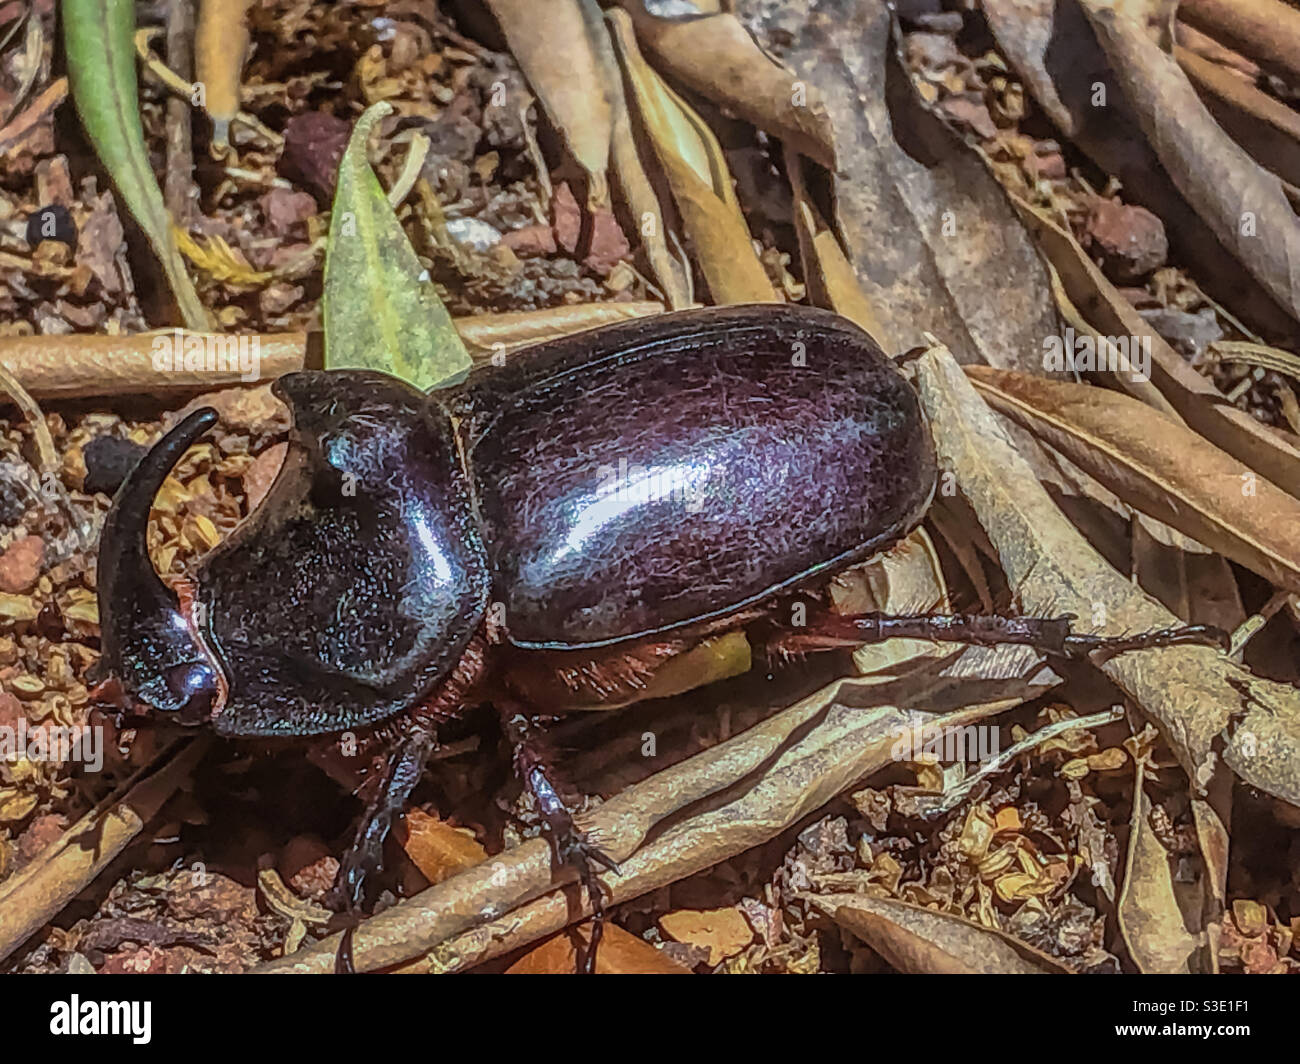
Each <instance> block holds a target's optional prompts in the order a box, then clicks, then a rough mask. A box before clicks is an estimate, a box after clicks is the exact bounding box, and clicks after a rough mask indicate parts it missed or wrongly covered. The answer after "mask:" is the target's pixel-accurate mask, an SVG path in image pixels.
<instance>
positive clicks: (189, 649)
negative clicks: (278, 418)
mask: <svg viewBox="0 0 1300 1064" xmlns="http://www.w3.org/2000/svg"><path fill="white" fill-rule="evenodd" d="M273 388H274V391H275V393H276V394H277V395H278V396H279V397H280V398H281V399H283V400H284V401H285V402H286V403H287V404H288V406H289V408H290V410H291V412H292V414H293V428H292V430H291V432H290V436H289V449H288V452H287V454H286V456H285V459H284V463H283V465H282V466H281V469H280V473H279V475H278V476H277V477H276V479H275V482H274V483H273V484H272V485H271V487H270V489H269V490H268V492H267V493H266V496H265V497H264V499H263V500H262V502H261V503H260V504H259V505H258V507H257V508H256V509H255V510H254V511H253V512H252V513H251V514H249V516H248V517H247V518H246V519H245V520H244V521H243V522H242V523H241V524H240V525H239V526H238V527H237V528H235V529H234V530H233V531H232V532H231V533H230V535H229V536H227V537H226V538H225V539H224V540H223V541H222V542H221V543H220V544H218V545H217V546H216V547H214V548H213V549H212V550H211V551H210V552H209V553H208V554H207V555H206V556H205V557H204V558H203V559H202V560H201V561H200V562H199V563H198V564H197V566H195V568H194V569H193V570H192V574H193V575H192V577H191V578H189V579H186V580H183V581H178V582H177V584H176V591H173V590H171V589H170V588H168V587H166V586H165V585H164V584H163V582H162V581H161V580H160V579H159V577H158V574H157V573H156V572H154V569H153V566H152V564H151V563H150V561H149V556H148V551H147V549H146V545H145V534H146V524H147V521H148V516H149V509H150V506H151V505H152V500H153V496H154V494H155V492H157V490H158V489H159V488H160V487H161V486H162V482H163V480H164V479H165V478H166V476H167V473H168V472H169V470H170V469H171V467H172V466H173V465H174V464H175V463H176V462H177V461H178V460H179V459H180V457H181V455H182V454H183V453H184V452H185V449H186V448H187V447H189V446H190V445H191V444H192V443H194V442H195V441H196V440H198V439H199V437H201V436H202V435H203V433H204V432H205V431H207V429H208V428H209V427H210V426H211V425H212V424H213V423H214V421H215V420H216V415H215V414H214V413H213V412H212V411H210V410H203V411H199V412H197V413H195V414H192V415H190V417H188V418H186V419H185V420H184V421H182V422H181V423H180V424H179V425H177V426H176V428H174V429H172V431H171V432H169V433H168V434H167V435H166V436H164V437H163V439H162V440H161V441H160V442H159V443H158V444H157V445H156V446H155V447H154V448H153V450H151V451H150V452H149V454H148V455H146V456H145V458H144V460H143V461H142V462H141V463H140V465H139V466H138V467H137V468H136V469H135V471H134V472H133V473H132V474H131V475H130V477H128V478H127V481H126V483H124V484H123V485H122V489H121V491H119V492H118V495H117V498H116V499H114V501H113V508H112V510H111V511H110V513H109V516H108V519H107V520H106V522H105V525H104V532H103V537H102V539H101V541H100V554H99V565H100V580H99V599H100V616H101V623H102V627H103V633H104V634H103V646H104V662H103V664H104V667H106V668H107V670H108V672H109V674H110V675H111V676H114V677H116V678H117V679H118V680H119V681H120V682H121V683H122V685H123V687H124V688H125V690H126V693H127V694H128V695H130V696H133V698H134V699H135V700H136V701H138V702H140V703H143V705H144V706H145V708H146V709H147V710H150V709H151V710H155V711H157V712H158V713H160V714H165V715H167V716H169V717H171V718H172V719H176V720H179V721H181V722H184V723H203V722H205V721H209V720H210V721H211V723H212V725H213V727H214V728H215V730H216V731H217V732H218V733H219V734H222V735H227V736H232V737H251V736H277V735H278V736H304V735H319V734H324V733H327V732H332V731H341V730H343V729H345V728H354V727H360V726H366V725H371V724H377V723H379V722H380V721H383V720H386V719H388V718H390V717H393V716H395V715H396V714H398V713H400V712H402V711H403V710H405V709H408V708H410V707H412V706H413V705H414V704H416V703H417V702H418V701H419V700H420V699H421V698H423V697H424V696H425V695H427V694H428V692H429V691H430V690H431V689H432V688H433V687H434V685H436V684H437V683H438V682H439V681H440V680H441V679H443V677H445V676H446V675H447V674H448V673H449V672H450V670H451V669H452V668H453V667H454V666H455V665H456V663H457V661H459V660H460V656H461V653H462V652H463V651H464V649H465V648H466V646H467V645H468V644H469V641H470V639H471V637H472V636H473V634H474V632H475V630H476V629H477V627H478V625H479V623H480V621H481V620H482V617H483V614H484V612H485V611H486V608H487V598H488V591H489V583H490V581H489V573H488V569H487V562H486V559H485V556H484V551H483V545H482V540H481V538H480V535H479V531H478V528H477V525H476V523H475V520H474V516H473V512H472V507H471V502H470V495H469V488H468V484H467V479H466V475H465V472H464V469H463V468H462V465H461V463H460V459H459V455H458V451H457V447H456V442H455V438H454V434H453V430H452V425H451V421H450V419H449V418H448V416H447V415H446V413H445V412H443V411H442V410H441V408H440V407H438V406H437V405H435V404H434V403H432V402H430V401H429V400H428V399H427V397H426V396H424V395H423V393H421V392H419V391H418V390H416V389H414V388H412V387H410V386H409V385H407V384H405V383H403V382H401V381H399V380H397V379H395V378H393V377H389V376H387V375H385V374H380V373H373V372H368V371H362V370H337V371H330V372H319V371H304V372H300V373H293V374H289V375H288V376H285V377H282V378H280V380H278V381H277V382H276V383H275V385H274V386H273Z"/></svg>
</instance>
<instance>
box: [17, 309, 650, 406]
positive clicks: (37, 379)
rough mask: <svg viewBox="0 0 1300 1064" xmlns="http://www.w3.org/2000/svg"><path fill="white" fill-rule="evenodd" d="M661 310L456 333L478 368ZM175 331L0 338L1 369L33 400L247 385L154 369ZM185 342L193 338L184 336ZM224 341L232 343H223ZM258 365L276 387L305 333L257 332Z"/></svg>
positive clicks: (299, 353)
mask: <svg viewBox="0 0 1300 1064" xmlns="http://www.w3.org/2000/svg"><path fill="white" fill-rule="evenodd" d="M663 309H664V308H663V307H662V306H661V305H660V304H658V303H649V302H642V303H587V304H580V305H576V306H571V307H559V308H556V309H554V310H545V311H522V312H517V313H508V314H481V315H476V316H474V317H470V318H459V319H457V320H456V322H455V325H456V330H457V331H458V332H459V333H460V335H461V339H462V340H464V341H465V344H466V346H468V347H469V348H470V354H471V355H473V356H474V357H475V359H476V360H477V361H479V362H490V361H491V360H492V359H493V357H495V356H496V355H498V354H504V353H506V352H508V351H511V350H514V349H515V348H518V347H522V346H526V345H528V344H532V343H537V342H539V341H542V340H546V339H551V338H554V337H557V336H564V335H567V334H569V333H574V332H581V331H582V330H584V329H592V328H595V327H597V326H600V325H610V324H613V323H614V322H619V321H626V320H628V319H630V318H639V317H645V316H646V315H650V314H660V313H662V312H663ZM176 335H177V334H176V332H175V331H172V330H168V331H164V332H156V333H140V334H138V335H134V336H18V337H9V338H5V339H0V369H3V370H7V371H8V372H9V373H11V374H12V375H13V377H14V379H15V380H16V381H17V382H18V383H19V384H20V385H22V387H23V388H25V389H26V390H27V392H28V393H30V394H31V395H33V396H36V397H38V398H42V399H70V398H76V397H79V396H109V395H133V394H143V395H157V394H159V393H162V392H167V391H195V390H207V389H212V388H219V387H222V386H224V385H231V384H241V383H251V382H249V381H244V380H243V379H242V378H241V377H240V372H239V369H238V368H235V367H232V368H230V369H229V370H225V369H221V370H209V369H203V370H192V371H191V370H184V369H159V368H155V365H154V345H155V344H156V343H158V342H160V339H161V341H162V342H169V341H174V339H175V337H176ZM180 335H181V336H182V337H188V336H191V335H194V334H191V333H185V332H182V333H181V334H180ZM222 339H223V340H229V339H230V337H223V338H222ZM255 339H256V342H257V348H258V356H259V359H260V362H259V365H258V369H257V375H256V378H255V379H256V380H259V381H264V380H273V379H275V378H276V377H279V376H282V375H283V374H285V373H292V372H293V371H294V370H297V369H302V368H303V365H304V363H305V360H306V355H307V334H306V333H300V332H295V333H262V334H259V335H257V336H256V337H255Z"/></svg>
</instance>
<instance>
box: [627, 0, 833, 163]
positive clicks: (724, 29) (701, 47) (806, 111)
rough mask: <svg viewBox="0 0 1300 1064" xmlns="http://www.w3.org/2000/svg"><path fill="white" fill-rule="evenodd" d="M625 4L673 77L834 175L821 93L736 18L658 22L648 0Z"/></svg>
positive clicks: (639, 35)
mask: <svg viewBox="0 0 1300 1064" xmlns="http://www.w3.org/2000/svg"><path fill="white" fill-rule="evenodd" d="M620 3H621V4H622V6H623V8H624V9H625V10H626V11H627V12H628V13H629V14H630V15H631V16H632V23H633V25H634V26H635V28H636V36H637V40H638V41H639V42H640V43H641V46H642V47H643V48H644V49H645V50H646V51H647V52H649V53H650V55H651V56H652V57H653V58H654V60H655V62H656V63H657V64H658V65H659V66H660V67H661V68H662V69H663V70H664V71H666V72H667V73H668V74H669V75H670V76H671V77H673V78H674V79H675V80H677V81H680V82H681V83H682V84H684V85H686V86H688V87H689V88H690V89H692V90H693V91H695V92H698V93H699V94H700V95H701V96H704V97H707V98H708V99H710V100H712V101H714V102H715V103H717V104H720V105H721V106H722V107H724V108H726V109H727V110H728V111H730V112H732V113H734V114H737V115H739V116H740V117H741V118H743V119H745V121H747V122H750V123H752V124H753V125H755V126H757V127H758V128H759V129H761V130H763V131H764V132H766V133H770V134H772V135H773V136H774V137H778V138H780V140H781V141H782V143H783V144H784V145H785V146H786V147H788V148H791V149H793V150H794V151H797V152H799V153H800V154H802V155H806V156H808V158H810V159H813V160H815V161H816V162H819V163H821V164H822V165H823V166H825V167H826V168H827V169H828V170H834V169H835V145H834V143H833V134H832V130H831V123H830V116H829V115H827V113H826V106H825V104H823V103H822V100H821V97H820V95H819V94H818V92H817V90H816V88H814V87H813V86H811V85H808V84H806V83H804V82H802V81H799V80H798V79H797V78H796V77H795V76H794V75H793V74H792V73H791V72H790V71H789V70H786V69H785V68H784V67H782V66H780V65H779V64H778V63H776V62H775V61H774V60H773V59H772V58H771V57H770V56H768V55H767V54H766V53H764V52H763V50H762V49H760V48H759V47H758V45H757V44H755V43H754V39H753V38H752V37H750V35H749V34H748V33H747V32H746V30H745V27H744V26H742V25H741V24H740V21H739V20H738V19H737V18H736V16H735V15H732V14H730V13H727V12H720V13H717V14H711V15H703V16H699V15H696V16H692V17H689V18H672V17H666V18H659V17H656V16H655V15H653V14H650V13H648V12H647V11H646V9H645V3H644V0H620Z"/></svg>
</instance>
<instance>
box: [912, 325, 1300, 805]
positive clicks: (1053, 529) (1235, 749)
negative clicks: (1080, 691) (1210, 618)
mask: <svg viewBox="0 0 1300 1064" xmlns="http://www.w3.org/2000/svg"><path fill="white" fill-rule="evenodd" d="M916 366H917V376H918V382H919V391H920V394H921V401H922V405H923V406H924V407H925V410H926V413H927V415H928V416H929V419H930V425H931V430H932V432H933V434H934V438H935V445H936V449H937V451H938V454H939V460H940V465H941V468H943V469H946V470H951V471H952V472H953V473H955V475H956V478H957V483H958V485H959V486H960V488H961V490H962V492H963V494H964V495H965V496H966V498H967V500H968V501H969V502H970V504H971V505H972V506H973V507H974V509H975V512H976V514H977V516H978V518H979V521H980V524H981V525H982V526H983V527H984V529H985V531H986V532H987V533H988V536H989V539H990V541H991V542H992V544H993V546H994V548H995V549H996V551H997V555H998V559H999V561H1000V563H1001V566H1002V569H1003V572H1004V573H1005V574H1006V576H1007V581H1008V584H1009V585H1010V587H1011V589H1012V592H1013V593H1014V595H1015V596H1016V600H1017V602H1018V603H1019V607H1020V610H1021V612H1022V613H1024V614H1026V615H1030V616H1045V615H1060V614H1062V613H1073V614H1075V615H1077V616H1079V617H1081V618H1085V619H1086V620H1087V624H1086V628H1087V629H1089V630H1092V631H1096V632H1098V633H1100V634H1104V635H1124V634H1129V633H1132V632H1141V631H1150V630H1153V629H1159V628H1168V627H1170V626H1172V625H1174V624H1176V623H1177V618H1176V617H1174V615H1173V614H1171V613H1169V612H1168V611H1167V610H1166V609H1164V607H1162V606H1160V605H1159V604H1158V603H1156V602H1155V601H1153V600H1152V599H1150V598H1148V597H1147V596H1146V595H1144V594H1142V593H1141V592H1140V591H1138V590H1136V589H1135V588H1134V587H1133V586H1132V585H1131V584H1130V583H1129V582H1128V581H1127V580H1125V579H1124V577H1122V576H1121V575H1120V574H1119V573H1117V572H1116V571H1115V570H1114V569H1112V568H1110V567H1109V566H1108V565H1107V564H1106V563H1105V561H1104V559H1102V558H1101V557H1100V556H1099V555H1097V554H1096V553H1095V552H1094V551H1093V550H1092V548H1091V547H1090V546H1089V545H1088V543H1087V541H1086V540H1084V539H1083V537H1082V536H1081V535H1080V534H1079V532H1078V531H1077V530H1076V529H1075V528H1074V527H1073V526H1072V525H1071V524H1070V523H1069V521H1068V520H1067V519H1066V518H1065V516H1064V515H1063V514H1062V513H1061V511H1060V510H1059V509H1058V508H1057V506H1056V504H1055V503H1053V502H1052V500H1051V498H1050V497H1049V496H1048V495H1047V493H1046V492H1045V491H1044V490H1043V488H1042V487H1041V486H1040V484H1039V483H1038V481H1037V478H1036V477H1035V476H1034V475H1033V473H1032V471H1031V470H1030V469H1029V467H1028V466H1027V465H1026V463H1025V461H1024V459H1023V458H1021V457H1020V455H1018V454H1017V453H1016V451H1015V450H1014V448H1013V447H1012V446H1011V444H1010V442H1009V440H1008V438H1007V436H1006V433H1005V431H1004V430H1003V429H1002V428H1001V427H1000V425H999V423H998V422H997V420H996V419H995V418H994V416H993V414H992V412H991V411H990V410H989V409H988V407H987V406H986V405H985V404H984V402H983V401H982V400H981V399H980V398H979V395H978V394H977V393H976V392H975V389H974V385H973V384H971V382H970V381H969V380H968V379H967V378H966V376H965V375H964V374H963V373H962V371H961V369H960V367H958V366H957V364H956V363H955V362H954V361H953V359H952V356H951V355H950V354H949V353H948V352H947V351H946V350H944V349H943V348H935V349H932V350H931V351H929V352H927V353H926V354H925V355H923V356H922V357H921V358H920V359H918V360H917V363H916ZM1099 668H1101V670H1102V671H1103V672H1104V673H1105V674H1106V675H1107V676H1109V677H1110V679H1111V680H1112V681H1114V683H1115V684H1116V685H1117V686H1118V687H1120V689H1121V690H1123V691H1124V692H1125V693H1126V694H1127V695H1128V696H1129V697H1130V698H1132V699H1133V700H1134V702H1135V703H1137V704H1138V705H1139V706H1140V707H1141V708H1142V711H1143V712H1144V713H1145V714H1146V715H1147V716H1148V717H1149V718H1150V719H1151V720H1152V721H1153V722H1155V723H1156V724H1157V725H1158V726H1159V727H1160V729H1161V732H1162V734H1163V735H1164V736H1165V738H1166V741H1168V743H1169V745H1170V748H1171V750H1172V751H1173V752H1174V755H1175V756H1176V757H1177V759H1178V761H1179V763H1180V764H1181V765H1182V767H1183V769H1184V770H1185V771H1186V772H1187V774H1188V778H1189V779H1190V780H1191V782H1192V787H1193V792H1194V793H1197V794H1204V793H1206V792H1207V791H1209V790H1211V789H1212V786H1213V783H1214V781H1215V780H1216V778H1217V777H1220V776H1221V775H1222V769H1221V762H1226V763H1227V765H1228V766H1229V767H1231V768H1232V769H1233V770H1234V771H1235V772H1237V773H1238V775H1239V776H1241V777H1242V778H1243V779H1245V780H1246V781H1247V782H1249V783H1251V784H1253V785H1254V786H1257V787H1259V788H1261V789H1262V790H1265V791H1267V792H1268V793H1270V794H1272V795H1274V796H1275V797H1278V798H1281V799H1282V800H1284V801H1286V802H1289V803H1291V804H1293V805H1300V757H1297V756H1296V751H1297V750H1300V692H1297V691H1296V690H1295V689H1293V688H1291V687H1289V686H1287V685H1285V684H1280V683H1274V682H1271V681H1268V680H1262V679H1259V678H1258V677H1255V676H1252V675H1251V674H1250V673H1249V672H1248V671H1247V670H1245V669H1243V668H1242V667H1241V666H1239V665H1236V664H1235V663H1233V662H1232V661H1231V660H1229V659H1228V658H1226V657H1225V656H1224V655H1223V654H1221V653H1219V652H1218V651H1217V650H1214V649H1211V648H1209V647H1193V646H1181V647H1164V648H1160V649H1152V650H1143V651H1132V652H1129V653H1126V654H1119V655H1115V656H1114V657H1111V658H1109V659H1108V660H1104V661H1102V662H1101V663H1100V664H1099ZM1220 747H1222V749H1223V753H1222V755H1220V754H1219V752H1218V749H1219V748H1220Z"/></svg>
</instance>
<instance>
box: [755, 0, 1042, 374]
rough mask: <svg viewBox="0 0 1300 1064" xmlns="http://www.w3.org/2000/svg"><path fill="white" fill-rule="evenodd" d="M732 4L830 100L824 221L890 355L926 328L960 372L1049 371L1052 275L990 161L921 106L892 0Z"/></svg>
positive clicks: (913, 343) (918, 340)
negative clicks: (832, 165) (986, 368)
mask: <svg viewBox="0 0 1300 1064" xmlns="http://www.w3.org/2000/svg"><path fill="white" fill-rule="evenodd" d="M736 6H737V11H738V12H739V14H740V15H741V17H742V18H743V19H744V20H745V22H746V24H747V25H752V26H753V27H754V31H755V33H756V34H757V35H758V38H759V41H760V43H762V44H763V45H764V47H766V48H767V49H768V50H769V51H774V52H776V53H777V54H779V55H780V57H781V58H782V60H783V61H784V62H786V63H788V64H789V65H790V66H791V67H792V68H793V69H794V70H795V72H796V74H797V75H798V76H799V77H800V78H801V79H802V80H803V81H806V82H807V83H808V84H810V85H815V86H816V87H817V88H818V90H819V91H820V92H821V94H822V97H823V99H824V100H825V101H826V107H827V109H828V111H829V113H830V116H831V120H832V123H833V125H834V129H835V151H836V158H837V161H838V163H839V166H840V176H838V177H837V178H836V179H835V182H834V204H835V207H834V209H835V216H834V217H833V218H831V219H828V221H829V222H830V223H831V225H832V226H834V228H835V229H836V230H837V231H838V232H839V233H841V234H842V235H843V237H844V245H845V248H846V250H847V253H848V257H849V260H850V261H851V263H852V265H853V268H854V271H855V272H856V274H857V278H858V281H859V283H860V284H861V286H862V291H863V294H864V296H865V298H866V300H867V302H868V304H869V305H870V308H871V310H872V312H873V313H874V315H875V317H876V319H877V320H878V321H879V322H880V325H881V328H880V330H879V332H878V333H877V339H878V340H879V341H880V343H881V345H882V346H883V347H884V348H885V349H886V350H888V351H904V350H907V349H908V348H911V347H917V346H920V345H922V344H924V343H925V336H924V331H925V330H929V331H930V332H933V333H934V334H935V335H938V336H944V337H947V338H949V339H950V341H951V343H952V345H953V350H954V353H955V354H956V355H957V357H958V358H959V359H960V361H962V362H966V363H979V362H985V363H989V364H991V365H1000V366H1005V367H1007V368H1023V369H1032V368H1034V367H1037V368H1039V369H1041V364H1042V363H1041V351H1042V341H1043V337H1044V336H1049V335H1052V334H1055V333H1057V332H1059V331H1060V323H1059V320H1058V318H1057V314H1056V308H1055V307H1054V306H1053V303H1052V295H1051V291H1050V288H1049V285H1048V277H1047V271H1046V270H1045V269H1044V267H1043V264H1042V261H1041V260H1040V259H1039V257H1038V254H1037V253H1036V252H1035V250H1034V246H1033V242H1032V241H1031V240H1030V239H1029V236H1028V234H1027V233H1026V232H1025V230H1024V227H1023V226H1022V225H1021V224H1019V221H1018V219H1017V218H1016V216H1015V212H1014V211H1013V210H1012V209H1011V207H1010V205H1009V204H1008V203H1007V199H1006V196H1005V194H1004V193H1003V191H1002V189H1001V187H1000V186H999V185H998V183H997V180H996V179H995V178H994V177H993V176H992V174H991V173H990V172H989V169H988V167H987V166H986V165H985V163H984V161H983V160H982V159H981V158H980V157H979V155H978V154H977V153H976V152H975V151H973V150H972V149H970V148H969V147H967V146H966V144H964V143H963V142H962V141H961V140H960V139H959V138H958V137H957V136H956V135H955V134H954V133H953V132H952V131H951V130H950V129H949V128H948V127H947V126H946V125H945V124H944V123H943V122H942V121H941V120H940V119H939V118H938V117H936V116H935V115H934V114H932V113H931V112H930V111H928V110H927V109H926V108H925V107H924V106H923V105H922V103H921V101H920V99H919V97H917V95H916V93H915V91H914V90H913V88H912V85H911V80H910V77H909V75H908V73H907V71H906V69H905V68H904V66H903V64H902V62H901V61H900V60H899V58H898V56H897V54H896V52H895V49H894V48H893V46H892V44H891V40H890V13H889V9H888V7H887V6H886V4H885V3H884V2H883V0H824V2H822V3H818V4H816V5H809V4H806V3H803V2H802V0H800V2H797V3H796V2H795V0H778V2H775V3H772V2H767V0H764V2H762V3H759V2H757V0H742V2H741V3H739V4H737V5H736ZM814 224H815V223H814ZM873 331H875V330H873Z"/></svg>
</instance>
